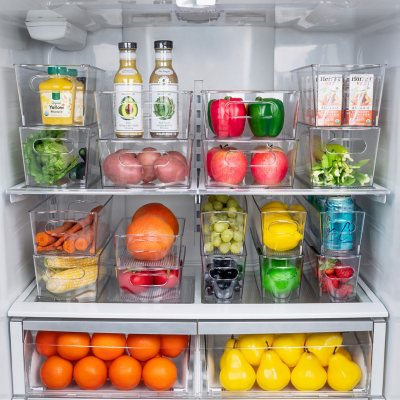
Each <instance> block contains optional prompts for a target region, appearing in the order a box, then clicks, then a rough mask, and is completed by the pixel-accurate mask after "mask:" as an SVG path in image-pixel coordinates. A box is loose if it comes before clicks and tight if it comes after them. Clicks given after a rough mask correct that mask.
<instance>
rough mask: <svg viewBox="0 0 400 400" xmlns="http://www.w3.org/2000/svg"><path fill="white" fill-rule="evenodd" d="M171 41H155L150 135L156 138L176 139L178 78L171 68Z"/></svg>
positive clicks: (177, 128) (151, 78)
mask: <svg viewBox="0 0 400 400" xmlns="http://www.w3.org/2000/svg"><path fill="white" fill-rule="evenodd" d="M172 48H173V43H172V41H171V40H156V41H155V42H154V50H155V52H156V65H155V68H154V71H153V73H152V74H151V76H150V81H149V86H150V92H151V118H150V135H151V136H152V137H158V138H168V137H177V136H178V133H179V127H178V77H177V75H176V73H175V71H174V69H173V67H172Z"/></svg>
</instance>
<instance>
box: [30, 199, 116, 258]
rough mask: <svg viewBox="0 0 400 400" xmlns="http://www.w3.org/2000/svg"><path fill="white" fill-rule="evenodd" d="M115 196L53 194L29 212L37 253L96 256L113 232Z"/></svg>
mask: <svg viewBox="0 0 400 400" xmlns="http://www.w3.org/2000/svg"><path fill="white" fill-rule="evenodd" d="M111 203H112V196H111V197H110V196H96V197H93V196H62V195H57V196H51V197H49V198H47V199H46V200H44V201H43V202H41V203H40V204H39V205H37V206H36V207H35V208H34V209H33V210H31V211H30V212H29V215H30V219H31V228H32V238H33V246H34V250H35V254H38V255H44V254H46V255H48V254H51V255H57V256H58V255H62V256H71V255H73V256H78V255H79V256H83V255H86V256H93V255H96V254H97V252H98V251H99V250H100V249H101V247H102V246H103V245H104V244H105V242H106V240H107V238H108V237H109V236H110V234H111Z"/></svg>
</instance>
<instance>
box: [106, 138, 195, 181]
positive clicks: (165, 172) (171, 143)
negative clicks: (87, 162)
mask: <svg viewBox="0 0 400 400" xmlns="http://www.w3.org/2000/svg"><path fill="white" fill-rule="evenodd" d="M98 142H99V152H100V163H101V175H102V185H103V187H114V186H115V187H127V188H146V189H149V188H163V187H171V186H174V187H175V186H177V187H187V188H188V187H189V186H190V183H191V164H192V141H191V140H168V141H167V140H155V139H154V140H152V139H148V140H146V139H145V140H126V139H110V140H107V139H101V140H99V141H98Z"/></svg>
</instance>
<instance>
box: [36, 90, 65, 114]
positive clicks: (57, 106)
mask: <svg viewBox="0 0 400 400" xmlns="http://www.w3.org/2000/svg"><path fill="white" fill-rule="evenodd" d="M72 100H73V99H72V92H71V91H69V90H62V91H60V92H52V91H41V92H40V101H41V103H42V112H43V116H44V117H46V118H71V116H72Z"/></svg>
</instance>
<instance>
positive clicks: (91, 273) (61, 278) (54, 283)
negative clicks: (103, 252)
mask: <svg viewBox="0 0 400 400" xmlns="http://www.w3.org/2000/svg"><path fill="white" fill-rule="evenodd" d="M75 265H76V264H75ZM97 274H98V266H97V264H96V265H88V266H82V267H77V268H69V269H66V270H63V271H61V272H59V271H58V270H50V269H49V270H48V271H47V276H46V274H45V275H44V276H43V280H44V281H45V282H46V289H47V290H48V291H49V292H50V293H54V294H60V293H66V292H69V291H72V290H76V289H81V288H83V287H86V286H89V285H92V284H93V283H95V282H96V280H97Z"/></svg>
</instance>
